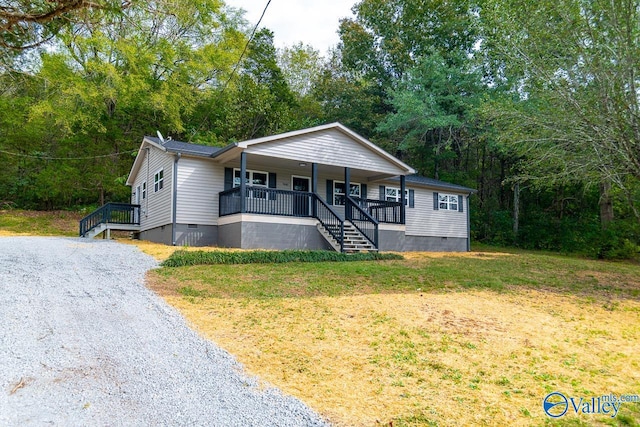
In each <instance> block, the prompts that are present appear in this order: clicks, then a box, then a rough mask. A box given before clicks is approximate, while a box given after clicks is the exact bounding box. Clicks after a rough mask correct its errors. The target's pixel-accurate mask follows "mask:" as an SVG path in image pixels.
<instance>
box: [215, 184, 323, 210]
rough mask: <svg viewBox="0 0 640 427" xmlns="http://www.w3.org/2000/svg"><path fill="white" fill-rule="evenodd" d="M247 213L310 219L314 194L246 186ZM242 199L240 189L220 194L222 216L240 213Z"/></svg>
mask: <svg viewBox="0 0 640 427" xmlns="http://www.w3.org/2000/svg"><path fill="white" fill-rule="evenodd" d="M245 192H246V197H245V202H244V203H245V206H244V211H245V213H256V214H267V215H281V216H296V217H303V218H304V217H309V216H312V215H311V209H312V201H313V193H309V192H305V191H287V190H276V189H274V188H265V187H255V186H249V185H248V186H246V187H245ZM241 209H242V199H241V197H240V187H235V188H232V189H230V190H226V191H223V192H222V193H220V207H219V213H220V216H225V215H231V214H235V213H240V212H241Z"/></svg>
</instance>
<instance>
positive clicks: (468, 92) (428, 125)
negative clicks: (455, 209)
mask: <svg viewBox="0 0 640 427" xmlns="http://www.w3.org/2000/svg"><path fill="white" fill-rule="evenodd" d="M481 94H482V88H481V84H480V77H479V76H478V75H477V74H476V73H474V72H472V71H464V70H462V69H461V68H459V67H454V66H449V65H447V64H446V62H445V60H444V58H442V57H441V56H440V55H438V54H435V55H432V56H430V57H426V58H423V59H422V60H420V62H419V63H418V65H417V66H416V67H414V68H412V69H410V70H409V71H408V72H407V73H406V75H405V78H404V79H402V81H401V82H400V83H398V87H397V88H396V89H394V90H392V91H391V104H392V105H393V107H394V109H395V112H394V113H392V114H390V115H388V116H387V118H386V119H385V120H384V121H383V122H382V123H381V124H380V126H378V130H380V131H382V132H385V133H387V134H390V135H393V136H394V137H395V138H399V139H400V140H399V141H398V145H397V148H398V150H400V151H404V152H407V151H412V150H414V151H415V150H417V151H419V152H420V153H421V155H422V156H424V157H423V158H422V159H420V163H421V164H425V163H426V162H425V160H426V159H425V157H426V158H428V159H429V160H432V161H433V176H434V177H435V178H436V179H438V178H439V168H438V163H439V160H440V159H442V158H446V157H448V156H454V157H460V154H461V153H462V152H463V149H464V145H466V143H467V142H468V140H469V139H470V135H469V132H468V131H469V128H470V127H471V126H472V125H473V120H474V113H475V111H474V109H475V108H476V107H477V106H478V105H479V101H480V95H481ZM422 156H421V157H422Z"/></svg>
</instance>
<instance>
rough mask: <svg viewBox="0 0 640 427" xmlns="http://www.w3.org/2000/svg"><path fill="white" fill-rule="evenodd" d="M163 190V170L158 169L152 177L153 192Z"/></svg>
mask: <svg viewBox="0 0 640 427" xmlns="http://www.w3.org/2000/svg"><path fill="white" fill-rule="evenodd" d="M163 188H164V169H160V170H159V171H158V172H156V173H155V174H154V175H153V190H154V192H156V193H157V192H158V191H160V190H162V189H163Z"/></svg>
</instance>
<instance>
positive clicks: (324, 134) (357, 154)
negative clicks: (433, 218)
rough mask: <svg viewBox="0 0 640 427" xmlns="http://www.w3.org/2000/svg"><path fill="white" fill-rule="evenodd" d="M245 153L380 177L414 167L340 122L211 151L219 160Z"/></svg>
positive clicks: (408, 172) (226, 160) (233, 157)
mask: <svg viewBox="0 0 640 427" xmlns="http://www.w3.org/2000/svg"><path fill="white" fill-rule="evenodd" d="M242 152H246V153H248V154H253V155H257V156H263V157H272V158H281V159H286V160H292V161H300V162H309V163H318V164H322V165H328V166H335V167H350V168H353V169H360V170H369V171H372V172H377V173H378V174H379V176H380V177H382V176H385V175H386V176H398V175H410V174H413V173H415V170H414V169H413V168H412V167H411V166H409V165H407V164H406V163H404V162H402V161H401V160H399V159H398V158H396V157H394V156H392V155H391V154H389V153H387V152H386V151H384V150H383V149H381V148H380V147H378V146H376V145H375V144H373V143H372V142H370V141H369V140H367V139H366V138H364V137H362V136H360V135H358V134H357V133H355V132H353V131H352V130H350V129H349V128H347V127H345V126H344V125H342V124H340V123H330V124H326V125H321V126H316V127H312V128H308V129H301V130H297V131H292V132H286V133H282V134H278V135H272V136H267V137H263V138H256V139H250V140H247V141H241V142H237V143H234V144H231V145H228V146H227V147H225V148H223V149H221V150H220V151H218V152H216V153H214V154H213V155H212V156H211V157H212V158H216V159H217V160H218V161H220V162H221V163H226V162H228V161H230V160H233V159H237V158H238V157H239V156H240V153H242Z"/></svg>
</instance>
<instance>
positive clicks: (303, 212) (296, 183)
mask: <svg viewBox="0 0 640 427" xmlns="http://www.w3.org/2000/svg"><path fill="white" fill-rule="evenodd" d="M291 189H292V190H293V191H302V192H304V193H308V192H309V191H310V190H311V179H310V178H309V177H306V176H292V177H291ZM310 206H311V197H309V194H296V193H294V195H293V214H294V215H295V216H309V207H310Z"/></svg>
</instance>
